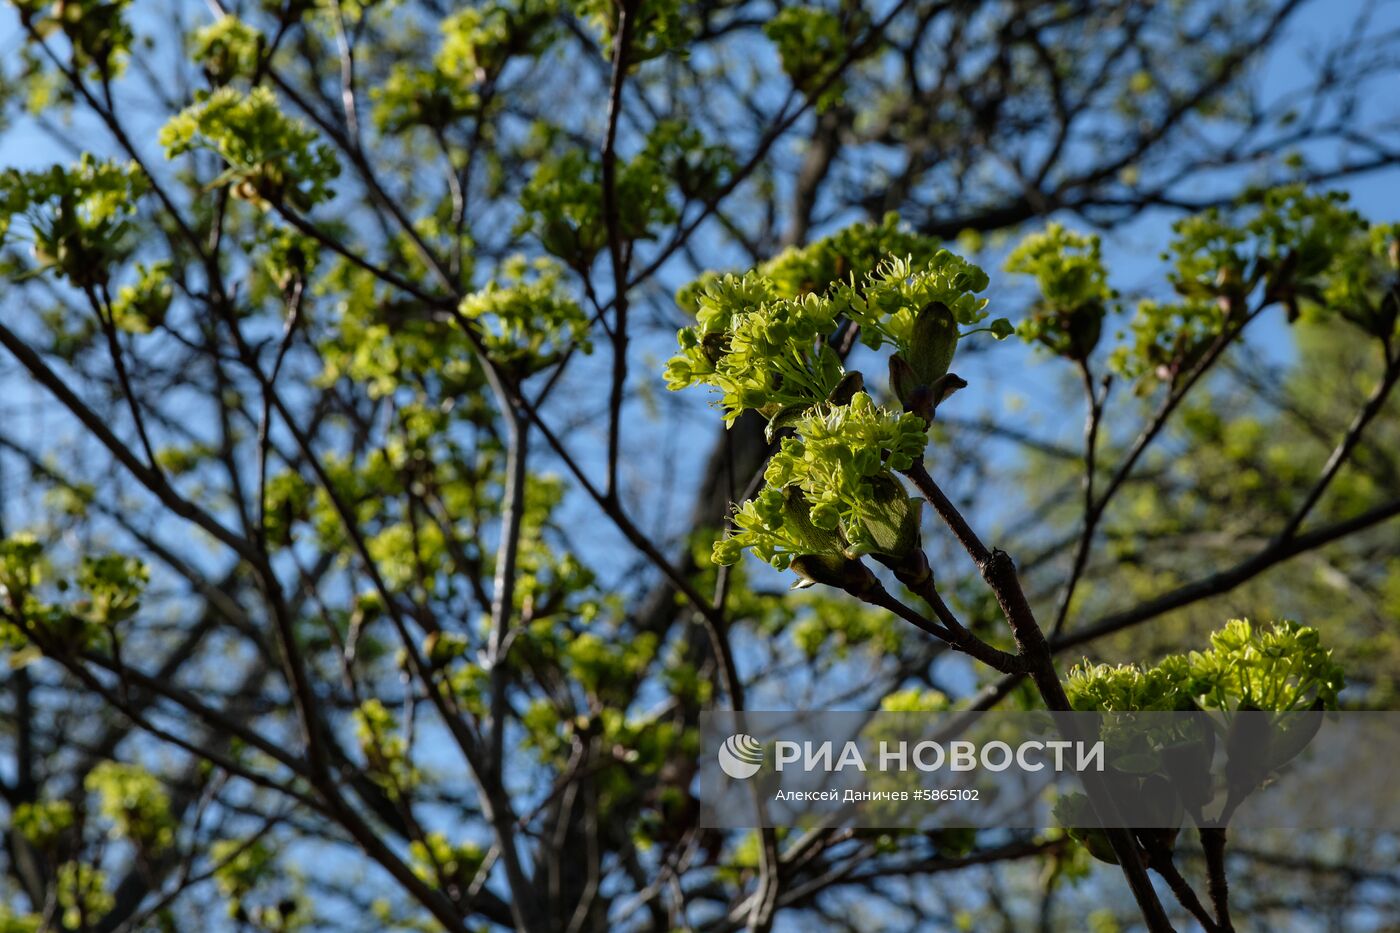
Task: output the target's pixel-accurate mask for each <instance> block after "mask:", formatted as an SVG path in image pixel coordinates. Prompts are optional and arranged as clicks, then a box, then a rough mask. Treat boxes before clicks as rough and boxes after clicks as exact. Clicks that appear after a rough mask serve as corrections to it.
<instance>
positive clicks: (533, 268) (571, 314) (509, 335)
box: [461, 256, 592, 377]
mask: <svg viewBox="0 0 1400 933" xmlns="http://www.w3.org/2000/svg"><path fill="white" fill-rule="evenodd" d="M461 311H462V314H463V316H465V317H466V318H468V319H470V320H472V321H474V322H476V324H477V326H478V328H479V329H480V332H481V336H482V341H483V343H484V344H485V345H486V349H487V352H488V353H489V354H490V356H491V359H492V360H493V361H495V362H496V363H498V364H499V365H502V366H504V367H506V368H508V369H509V370H511V372H512V373H513V374H515V375H516V376H517V377H519V376H526V375H529V374H530V373H533V372H536V371H537V370H539V369H540V368H541V367H544V366H548V365H549V364H550V363H551V362H553V361H554V360H556V359H558V358H559V356H560V354H562V353H564V352H565V351H567V350H568V348H569V347H572V346H577V347H579V348H580V349H582V350H583V352H585V353H588V352H591V350H592V344H591V343H590V342H589V339H588V317H587V316H586V315H585V314H584V313H583V310H582V309H581V308H579V306H578V304H577V303H576V302H574V301H573V300H572V299H570V298H569V297H568V296H567V295H565V293H564V291H563V287H562V285H561V271H560V269H559V266H558V265H557V264H556V263H553V262H551V261H549V260H547V259H538V260H535V261H534V262H530V261H528V260H526V259H525V258H524V257H523V256H515V257H512V258H511V259H508V260H506V261H505V262H504V263H502V264H501V281H499V282H498V281H495V280H493V281H491V282H490V283H488V284H487V286H486V287H485V288H483V289H481V290H480V291H478V292H474V293H473V294H471V295H468V296H467V297H466V298H464V299H462V305H461Z"/></svg>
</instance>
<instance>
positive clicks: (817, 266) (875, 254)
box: [676, 212, 938, 314]
mask: <svg viewBox="0 0 1400 933" xmlns="http://www.w3.org/2000/svg"><path fill="white" fill-rule="evenodd" d="M937 250H938V241H937V240H935V239H934V238H933V237H927V236H923V235H921V234H918V233H913V232H911V231H909V230H907V229H905V228H904V227H903V226H901V224H900V222H899V215H898V214H895V213H894V212H890V213H888V214H886V215H885V216H884V218H883V219H882V220H881V221H880V223H878V224H870V223H856V224H851V225H850V226H849V227H843V228H842V229H840V230H838V231H837V232H836V233H833V234H831V235H830V236H825V237H822V238H821V239H819V240H814V241H813V242H811V243H809V244H807V245H806V246H789V247H787V248H786V249H784V250H783V251H782V252H780V253H779V254H778V255H776V256H774V257H773V258H772V259H770V260H768V261H767V262H765V263H763V265H761V266H759V267H758V270H757V271H758V273H759V274H760V275H762V276H763V277H764V278H766V279H767V280H768V281H769V282H771V283H772V286H773V291H774V294H775V295H777V297H780V298H796V297H798V296H799V295H805V294H807V293H808V292H813V293H816V294H818V295H826V294H827V293H829V292H830V291H831V290H832V289H834V288H837V287H839V286H841V285H844V284H846V283H848V282H850V281H852V279H853V278H854V279H855V280H864V279H865V278H866V277H867V276H869V275H870V273H872V272H874V271H875V267H876V266H878V265H879V264H880V263H882V262H884V261H885V260H886V259H887V258H888V257H890V256H907V257H909V259H910V261H911V262H913V263H916V264H919V265H922V264H923V263H925V262H927V261H928V260H929V259H930V258H931V257H932V256H933V254H934V253H935V252H936V251H937ZM719 278H721V276H720V275H719V274H717V273H713V272H711V273H707V274H705V275H702V276H700V277H699V278H698V279H696V280H695V281H694V282H692V283H690V284H689V285H687V286H686V287H684V288H682V289H681V290H680V291H679V292H678V293H677V294H676V304H678V305H679V306H680V307H681V308H682V309H683V310H685V311H687V312H688V313H690V314H695V313H696V312H697V311H698V310H699V296H700V295H701V294H703V293H704V291H705V289H706V288H708V287H709V286H710V284H711V283H713V282H714V281H716V280H717V279H719Z"/></svg>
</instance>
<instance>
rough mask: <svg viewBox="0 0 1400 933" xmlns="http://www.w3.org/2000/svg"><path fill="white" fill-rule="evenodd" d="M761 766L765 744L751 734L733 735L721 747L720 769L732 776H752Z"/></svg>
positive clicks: (741, 777) (739, 777) (740, 777)
mask: <svg viewBox="0 0 1400 933" xmlns="http://www.w3.org/2000/svg"><path fill="white" fill-rule="evenodd" d="M761 767H763V746H762V745H760V744H759V742H758V739H756V738H754V737H753V736H751V735H745V734H744V733H742V732H740V733H738V734H736V735H731V736H730V737H729V738H727V739H725V740H724V744H723V745H721V746H720V747H719V769H720V770H721V771H723V772H724V773H725V774H727V775H729V776H730V777H732V778H738V779H740V780H742V779H744V778H751V777H753V776H754V775H755V774H757V773H758V769H759V768H761Z"/></svg>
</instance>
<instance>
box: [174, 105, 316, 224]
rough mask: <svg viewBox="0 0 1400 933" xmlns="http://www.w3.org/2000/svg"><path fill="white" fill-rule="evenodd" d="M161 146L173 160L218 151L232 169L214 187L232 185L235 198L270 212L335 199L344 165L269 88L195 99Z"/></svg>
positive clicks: (220, 177) (219, 178)
mask: <svg viewBox="0 0 1400 933" xmlns="http://www.w3.org/2000/svg"><path fill="white" fill-rule="evenodd" d="M160 144H161V145H162V146H164V147H165V151H166V155H167V156H168V157H170V158H174V157H175V156H177V155H181V154H183V153H186V152H195V151H199V150H207V151H210V152H213V153H215V154H216V155H218V156H219V157H220V158H221V159H223V160H224V162H225V163H226V164H227V165H228V169H227V170H226V171H224V172H223V173H222V174H220V175H219V176H218V177H217V178H215V179H214V180H213V182H211V183H210V185H209V187H211V188H218V187H223V186H225V185H230V186H232V192H233V194H234V196H235V197H237V198H240V199H242V200H245V201H248V202H250V203H252V204H255V205H257V206H259V207H261V208H264V209H266V208H267V207H268V206H269V205H270V204H272V203H278V204H282V203H285V204H287V205H289V206H291V207H293V208H296V209H297V210H301V211H306V210H310V209H311V208H312V207H314V206H315V205H317V204H319V203H321V202H322V201H325V200H327V199H329V198H330V197H331V195H332V192H331V189H330V182H331V181H332V180H333V179H334V178H335V177H336V176H337V175H339V174H340V164H339V163H338V162H337V161H336V158H335V155H334V153H332V152H331V150H330V147H328V146H326V145H324V144H319V143H317V142H316V133H315V132H313V131H312V130H310V129H308V128H307V127H306V126H305V125H304V124H303V123H302V122H301V121H299V120H294V119H292V118H290V117H288V116H286V115H285V114H284V113H282V110H281V108H280V107H279V106H278V104H277V98H276V97H275V96H273V93H272V92H271V91H270V90H268V89H267V88H265V87H256V88H253V90H252V91H250V92H248V93H246V94H245V93H242V92H240V91H237V90H235V89H234V88H231V87H222V88H219V89H218V90H216V91H214V92H212V93H200V94H197V95H196V100H195V103H194V104H192V105H190V106H189V107H186V108H185V109H184V110H182V111H180V112H179V113H178V114H176V115H175V116H174V117H172V118H171V119H170V121H169V122H168V123H166V124H165V126H163V127H162V128H161V131H160Z"/></svg>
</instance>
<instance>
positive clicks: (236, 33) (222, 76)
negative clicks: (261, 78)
mask: <svg viewBox="0 0 1400 933" xmlns="http://www.w3.org/2000/svg"><path fill="white" fill-rule="evenodd" d="M265 49H266V40H265V39H264V38H263V34H262V33H261V32H259V31H258V29H257V27H255V26H250V25H248V24H247V23H245V22H243V20H241V19H239V18H238V17H237V16H233V15H231V14H225V15H223V16H220V17H219V18H218V19H216V20H214V22H212V23H210V24H209V25H207V26H201V27H200V28H198V29H196V30H195V31H194V32H193V33H192V34H191V36H190V57H192V58H193V59H194V60H195V61H197V62H199V64H201V65H202V66H204V73H205V74H206V75H208V76H209V80H210V82H212V83H213V84H216V85H224V84H228V83H230V82H231V81H235V80H238V79H243V80H248V79H251V78H252V77H253V75H254V74H255V73H256V72H257V70H258V64H259V62H260V61H261V60H262V56H263V53H264V51H265Z"/></svg>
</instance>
